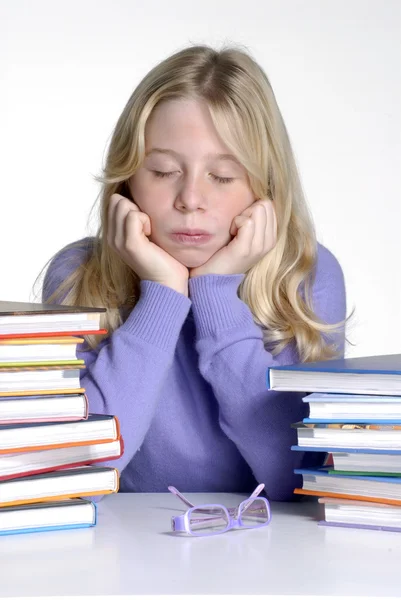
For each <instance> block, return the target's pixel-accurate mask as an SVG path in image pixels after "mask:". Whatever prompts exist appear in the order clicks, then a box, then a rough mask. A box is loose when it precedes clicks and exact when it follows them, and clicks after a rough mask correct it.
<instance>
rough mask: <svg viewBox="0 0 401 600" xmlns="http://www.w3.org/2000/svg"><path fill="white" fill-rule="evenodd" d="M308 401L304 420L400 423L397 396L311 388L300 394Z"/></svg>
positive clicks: (305, 421) (399, 405)
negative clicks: (332, 392) (308, 392)
mask: <svg viewBox="0 0 401 600" xmlns="http://www.w3.org/2000/svg"><path fill="white" fill-rule="evenodd" d="M302 400H303V402H305V403H307V404H309V417H308V418H306V419H304V423H313V422H315V423H318V422H322V423H327V422H328V421H330V422H337V423H342V422H347V423H366V422H371V423H373V422H375V423H376V422H381V423H386V422H394V421H395V420H396V421H399V422H400V423H401V396H374V395H356V394H327V393H317V392H314V393H312V394H309V395H308V396H304V397H303V398H302Z"/></svg>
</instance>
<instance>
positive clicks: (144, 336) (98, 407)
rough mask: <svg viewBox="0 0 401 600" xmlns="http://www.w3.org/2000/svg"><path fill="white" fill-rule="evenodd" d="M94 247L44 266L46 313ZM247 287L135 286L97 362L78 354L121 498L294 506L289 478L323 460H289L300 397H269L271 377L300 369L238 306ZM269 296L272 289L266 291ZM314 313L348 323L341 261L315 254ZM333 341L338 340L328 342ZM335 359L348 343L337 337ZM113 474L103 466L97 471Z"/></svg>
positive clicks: (310, 456)
mask: <svg viewBox="0 0 401 600" xmlns="http://www.w3.org/2000/svg"><path fill="white" fill-rule="evenodd" d="M92 247H93V240H92V239H91V238H87V239H86V240H84V241H83V243H82V244H81V245H80V248H78V249H77V248H74V247H71V246H67V247H66V248H65V249H64V250H63V251H62V252H61V253H59V254H58V255H57V257H56V258H55V259H54V260H53V261H52V263H51V264H50V266H49V268H48V270H47V273H46V277H45V282H44V287H43V301H46V300H47V298H48V297H49V296H50V294H51V293H52V292H53V291H54V290H55V288H56V287H57V286H58V285H59V284H60V283H61V282H62V281H63V280H64V279H65V278H66V277H67V276H68V274H69V273H70V272H71V270H72V269H74V268H75V267H76V266H77V265H78V264H80V263H81V262H83V261H85V260H86V259H87V256H88V253H89V252H91V249H92ZM242 279H243V275H202V276H199V277H194V278H193V279H190V280H189V297H186V296H184V295H183V294H180V293H178V292H176V291H174V290H172V289H171V288H169V287H166V286H164V285H161V284H158V283H154V282H152V281H142V282H141V284H140V291H141V294H140V299H139V301H138V302H137V304H136V306H135V307H134V308H133V309H132V311H131V312H130V314H128V315H126V319H125V321H124V323H123V324H122V325H121V326H120V327H119V328H118V329H117V330H116V331H114V332H113V333H112V334H111V335H110V336H109V337H108V338H107V339H106V340H103V341H102V343H101V344H100V345H99V346H98V348H97V349H96V350H94V351H85V350H84V347H83V346H79V347H78V357H79V358H83V359H84V360H85V363H86V369H85V370H83V371H82V376H81V385H82V387H84V388H85V389H86V393H87V396H88V400H89V409H90V412H91V413H100V414H110V415H116V416H117V417H118V419H119V421H120V425H121V433H122V436H123V439H124V445H125V451H124V454H123V456H122V457H121V458H120V459H118V460H114V461H112V462H110V466H115V467H117V468H118V469H119V470H120V474H121V482H120V491H122V492H165V491H167V486H168V485H174V486H175V487H177V488H178V489H179V490H181V491H185V492H197V491H199V492H213V491H216V492H217V491H222V492H244V493H247V492H250V491H252V489H253V487H254V486H256V482H263V483H265V485H266V487H265V491H266V493H267V495H268V497H269V498H270V499H271V500H289V499H292V498H293V489H294V487H297V486H300V485H301V478H300V476H299V475H294V473H293V469H294V468H296V467H299V466H308V465H313V464H317V463H318V462H319V460H321V457H322V455H321V454H317V453H312V452H311V453H309V452H308V453H305V454H302V453H300V452H292V451H291V450H290V447H291V445H292V444H295V443H296V431H295V430H294V429H292V428H291V427H290V425H291V423H294V422H296V421H299V420H301V419H302V418H303V417H305V416H307V410H308V409H307V405H305V403H303V402H302V400H301V398H302V396H304V395H305V394H302V393H295V392H275V391H271V390H268V389H266V372H267V369H268V367H271V366H274V365H284V364H291V363H296V362H298V357H297V352H296V350H295V348H294V345H291V346H287V347H286V348H285V349H284V350H283V351H282V352H281V353H280V354H278V355H276V356H275V357H273V356H272V354H271V353H270V352H268V351H267V350H266V349H265V347H264V345H263V340H262V330H261V328H260V327H259V326H258V325H257V324H255V322H254V320H253V317H252V314H251V311H250V309H249V307H248V306H247V305H246V304H245V303H244V302H243V301H242V300H240V298H239V297H238V295H237V290H238V286H239V284H240V283H241V281H242ZM266 285H268V282H266ZM313 307H314V310H315V313H316V314H317V316H318V317H319V318H320V319H322V320H323V321H324V322H327V323H335V322H338V321H341V320H342V319H344V318H345V313H346V304H345V289H344V278H343V273H342V270H341V267H340V265H339V263H338V261H337V260H336V258H335V257H334V256H333V255H332V254H331V253H330V252H329V251H328V250H327V249H326V248H325V247H323V246H322V245H320V244H319V245H318V259H317V264H316V277H315V283H314V287H313ZM333 337H334V336H333ZM335 341H336V343H337V345H338V346H339V348H340V349H341V351H342V352H343V348H344V335H343V334H336V336H335ZM102 464H106V465H107V464H108V463H102Z"/></svg>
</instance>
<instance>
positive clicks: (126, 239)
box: [107, 194, 189, 296]
mask: <svg viewBox="0 0 401 600" xmlns="http://www.w3.org/2000/svg"><path fill="white" fill-rule="evenodd" d="M108 218H109V227H108V231H107V242H108V244H109V246H110V247H111V248H112V249H113V250H114V251H115V252H117V254H119V256H121V258H122V259H123V261H124V262H125V263H126V264H127V265H128V266H129V267H131V269H132V270H133V271H134V272H135V273H136V274H137V275H138V277H139V278H140V279H148V280H150V281H155V282H156V283H161V284H162V285H166V286H168V287H170V288H172V289H174V290H176V291H177V292H180V293H181V294H185V295H186V296H188V277H189V272H188V269H187V267H185V266H184V265H182V264H181V263H180V262H178V261H177V260H175V258H173V257H172V256H170V254H168V253H167V252H165V251H164V250H163V249H162V248H160V247H159V246H157V245H156V244H154V243H153V242H151V241H150V240H149V239H148V238H149V236H150V234H151V231H152V230H151V224H150V219H149V216H148V215H147V214H145V213H143V212H141V211H140V210H139V208H138V206H137V205H136V204H134V202H132V201H131V200H129V199H128V198H125V197H124V196H121V195H120V194H113V195H112V196H111V198H110V204H109V210H108Z"/></svg>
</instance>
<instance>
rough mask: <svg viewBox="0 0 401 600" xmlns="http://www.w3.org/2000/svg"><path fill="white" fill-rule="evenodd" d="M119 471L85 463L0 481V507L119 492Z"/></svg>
mask: <svg viewBox="0 0 401 600" xmlns="http://www.w3.org/2000/svg"><path fill="white" fill-rule="evenodd" d="M118 488H119V474H118V471H117V469H115V468H112V467H97V466H87V467H78V468H75V469H62V470H60V471H52V472H50V473H43V474H40V475H32V476H29V477H20V478H18V479H10V480H8V481H1V482H0V507H4V506H18V505H21V504H33V503H36V502H48V501H53V500H66V499H67V498H79V497H85V496H103V495H105V494H113V493H116V492H118Z"/></svg>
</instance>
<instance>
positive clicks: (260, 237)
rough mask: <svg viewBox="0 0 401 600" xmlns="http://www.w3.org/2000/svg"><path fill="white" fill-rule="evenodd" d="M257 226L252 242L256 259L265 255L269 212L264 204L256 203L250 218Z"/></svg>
mask: <svg viewBox="0 0 401 600" xmlns="http://www.w3.org/2000/svg"><path fill="white" fill-rule="evenodd" d="M250 218H251V219H252V220H253V221H254V224H255V232H254V236H253V240H252V253H253V255H254V256H255V257H261V256H263V254H264V249H265V238H266V224H267V211H266V206H265V205H264V204H263V203H262V202H258V203H255V204H254V206H253V210H252V216H251V217H250Z"/></svg>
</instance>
